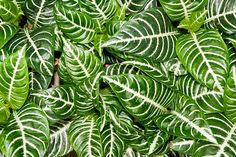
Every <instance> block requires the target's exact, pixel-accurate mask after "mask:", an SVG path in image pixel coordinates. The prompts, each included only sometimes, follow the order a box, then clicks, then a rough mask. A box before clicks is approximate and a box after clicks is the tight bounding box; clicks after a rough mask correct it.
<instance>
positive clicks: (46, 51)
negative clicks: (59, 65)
mask: <svg viewBox="0 0 236 157" xmlns="http://www.w3.org/2000/svg"><path fill="white" fill-rule="evenodd" d="M25 44H27V49H26V50H27V53H26V55H27V61H28V65H29V67H31V68H33V69H34V70H36V71H37V72H39V73H41V74H44V75H49V76H52V75H53V70H54V45H55V35H54V29H53V28H52V27H40V28H37V29H35V30H33V31H29V30H27V29H24V30H22V31H21V32H19V33H18V34H17V35H16V36H15V37H14V38H13V39H12V40H11V41H10V42H8V44H7V45H6V47H7V48H6V49H7V51H8V52H9V53H12V52H15V51H16V50H17V49H19V48H20V47H22V46H23V45H25Z"/></svg>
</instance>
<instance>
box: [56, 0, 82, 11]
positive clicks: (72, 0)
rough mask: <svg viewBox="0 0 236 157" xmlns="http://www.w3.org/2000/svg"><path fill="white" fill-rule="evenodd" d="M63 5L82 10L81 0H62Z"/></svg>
mask: <svg viewBox="0 0 236 157" xmlns="http://www.w3.org/2000/svg"><path fill="white" fill-rule="evenodd" d="M60 1H61V2H62V3H63V5H65V6H66V7H68V8H70V9H75V10H78V11H79V10H80V8H79V0H60Z"/></svg>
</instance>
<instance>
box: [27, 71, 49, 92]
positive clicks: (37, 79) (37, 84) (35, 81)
mask: <svg viewBox="0 0 236 157" xmlns="http://www.w3.org/2000/svg"><path fill="white" fill-rule="evenodd" d="M51 79H52V77H51V76H46V75H42V74H40V73H37V72H29V88H30V90H31V91H36V90H45V89H48V87H49V84H50V82H51Z"/></svg>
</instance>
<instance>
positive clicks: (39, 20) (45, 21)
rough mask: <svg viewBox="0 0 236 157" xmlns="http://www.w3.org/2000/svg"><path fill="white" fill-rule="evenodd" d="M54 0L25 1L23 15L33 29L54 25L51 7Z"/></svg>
mask: <svg viewBox="0 0 236 157" xmlns="http://www.w3.org/2000/svg"><path fill="white" fill-rule="evenodd" d="M55 2H56V0H25V8H26V9H25V15H26V17H27V18H28V19H29V23H30V24H31V25H32V26H33V27H34V28H36V27H41V26H49V25H52V24H55V20H54V17H53V6H54V4H55Z"/></svg>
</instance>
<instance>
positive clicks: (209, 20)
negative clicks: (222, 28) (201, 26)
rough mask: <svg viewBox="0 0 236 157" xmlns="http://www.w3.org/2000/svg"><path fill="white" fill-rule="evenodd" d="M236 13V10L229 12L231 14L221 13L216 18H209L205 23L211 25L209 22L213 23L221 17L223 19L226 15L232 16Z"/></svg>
mask: <svg viewBox="0 0 236 157" xmlns="http://www.w3.org/2000/svg"><path fill="white" fill-rule="evenodd" d="M235 13H236V10H233V11H229V12H225V13H221V14H217V15H215V16H212V17H210V18H207V19H206V21H205V23H209V22H211V21H213V20H215V19H218V18H220V17H222V16H226V15H230V14H235Z"/></svg>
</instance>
